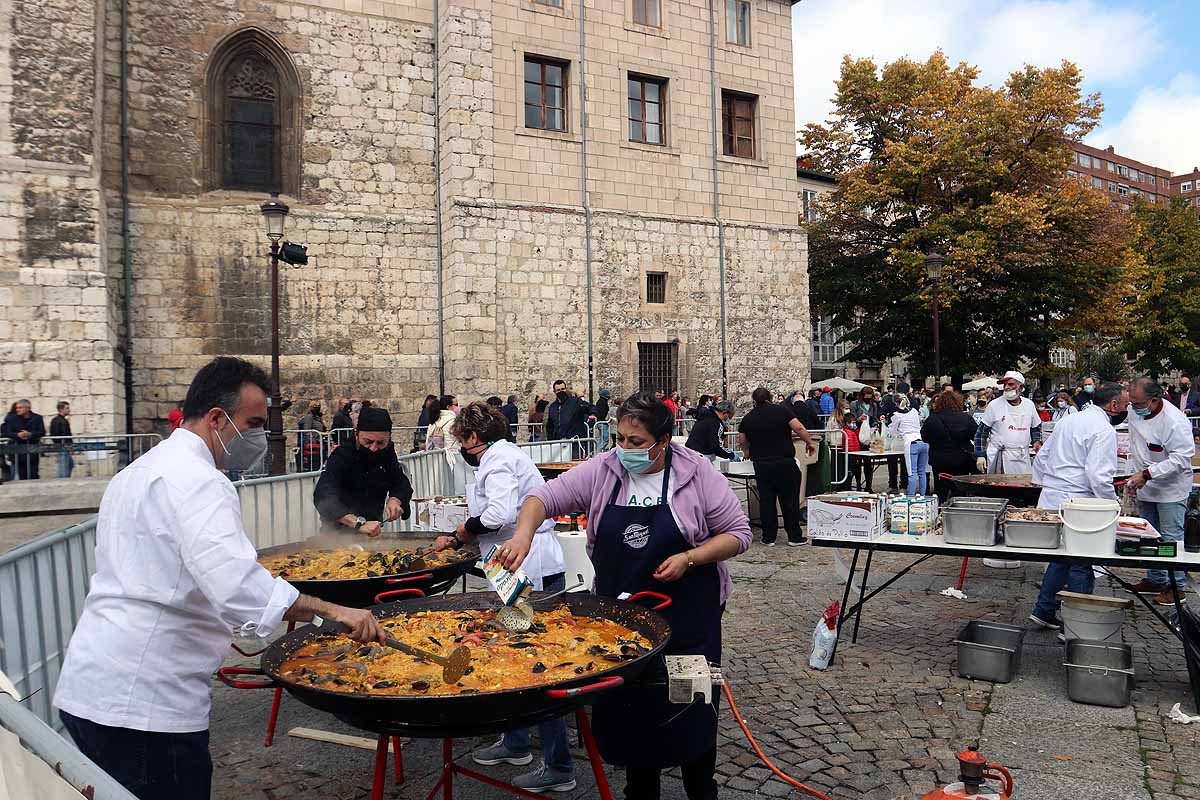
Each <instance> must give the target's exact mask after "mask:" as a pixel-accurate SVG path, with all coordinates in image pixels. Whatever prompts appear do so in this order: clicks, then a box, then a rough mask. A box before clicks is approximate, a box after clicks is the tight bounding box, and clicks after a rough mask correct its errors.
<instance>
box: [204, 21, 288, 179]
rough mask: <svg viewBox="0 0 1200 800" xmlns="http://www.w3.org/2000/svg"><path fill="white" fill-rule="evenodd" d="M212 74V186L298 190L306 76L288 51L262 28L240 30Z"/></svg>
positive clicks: (222, 49)
mask: <svg viewBox="0 0 1200 800" xmlns="http://www.w3.org/2000/svg"><path fill="white" fill-rule="evenodd" d="M206 78H207V80H206V87H205V88H206V91H207V100H208V102H207V103H206V107H207V112H208V125H207V126H206V127H207V129H208V139H209V145H208V147H207V148H206V153H207V164H206V166H207V169H206V170H205V172H206V175H207V184H208V186H207V188H209V189H239V190H243V191H253V192H284V193H288V194H297V193H298V191H299V187H300V104H301V100H300V81H299V77H298V76H297V74H296V69H295V67H294V65H293V64H292V61H291V59H290V58H289V57H288V55H287V53H286V52H285V51H284V50H283V48H282V47H280V46H279V44H278V43H277V42H276V41H275V40H274V39H273V38H271V37H270V36H269V35H268V34H266V33H265V32H263V31H260V30H258V29H256V28H249V29H245V30H242V31H238V32H237V33H235V34H233V35H232V36H229V37H227V38H226V39H225V40H224V41H223V42H221V44H219V45H218V46H217V47H216V48H215V49H214V51H213V55H212V58H211V59H210V60H209V66H208V73H207V76H206Z"/></svg>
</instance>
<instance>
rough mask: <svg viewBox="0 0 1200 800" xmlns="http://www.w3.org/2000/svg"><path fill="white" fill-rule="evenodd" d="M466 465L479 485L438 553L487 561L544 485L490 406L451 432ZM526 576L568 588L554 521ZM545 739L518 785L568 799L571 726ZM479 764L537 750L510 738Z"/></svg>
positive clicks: (544, 530) (470, 413) (543, 730)
mask: <svg viewBox="0 0 1200 800" xmlns="http://www.w3.org/2000/svg"><path fill="white" fill-rule="evenodd" d="M450 432H451V434H452V435H453V436H454V439H455V441H456V444H458V445H459V452H460V453H461V454H462V459H463V461H465V462H466V464H467V465H468V466H470V467H473V468H474V469H475V479H474V483H471V482H470V478H468V483H467V513H468V514H470V515H471V516H470V517H469V518H468V519H467V521H466V522H464V523H463V524H462V525H459V526H458V530H457V531H455V534H454V536H453V537H451V536H440V537H438V539H437V543H436V547H437V548H438V549H439V550H440V549H444V548H446V547H454V546H457V545H458V543H460V542H461V543H468V542H473V543H476V544H478V546H479V552H480V553H481V554H483V553H486V552H487V551H488V549H489V548H490V547H491V546H492V545H493V544H503V543H504V542H507V541H508V540H509V539H511V538H513V534H514V533H516V530H517V513H518V512H519V511H520V510H521V504H522V503H524V502H525V498H526V497H528V496H529V494H530V492H532V491H533V490H534V489H536V488H538V487H539V486H541V485H543V484H544V483H545V482H546V481H545V479H544V478H543V477H542V474H541V473H540V472H538V468H537V465H536V464H534V463H533V459H532V458H530V457H529V455H528V453H526V451H524V450H522V449H521V448H519V447H517V446H516V445H515V444H513V443H512V442H509V441H507V440H506V439H505V436H506V435H507V433H508V420H507V419H505V418H504V415H503V414H501V413H500V411H499V410H498V409H495V408H493V407H491V406H489V405H488V404H487V403H483V402H475V403H471V404H470V405H469V406H466V407H465V408H462V409H461V410H460V411H459V413H458V417H457V418H456V419H455V420H454V424H453V426H452V427H451V428H450ZM522 568H523V569H524V570H525V574H526V575H528V576H529V579H530V580H531V581H533V588H534V589H536V590H538V591H546V592H557V591H559V590H560V589H565V588H566V576H565V574H564V573H565V572H566V565H565V563H564V561H563V551H562V545H560V544H559V543H558V537H556V536H555V535H554V520H552V519H548V520H546V521H545V522H543V523H542V524H541V525H539V526H538V529H537V531H536V533H535V535H534V537H533V543H532V544H531V545H530V548H529V555H528V556H526V558H525V562H524V564H522ZM538 730H539V733H540V734H541V739H542V763H541V765H540V766H538V767H537V768H536V769H534V770H533V771H532V772H528V773H525V774H523V775H518V776H517V777H515V778H514V779H513V785H514V786H517V787H519V788H522V789H526V790H531V791H536V792H543V791H547V790H550V791H555V792H568V791H570V790H572V789H574V788H575V766H574V762H573V761H572V759H571V748H570V744H569V743H568V741H567V723H566V722H564V721H563V720H562V719H553V720H550V721H548V722H543V723H541V724H540V725H539V726H538ZM472 758H473V759H474V760H475V762H476V763H478V764H484V765H486V766H492V765H495V764H514V765H516V766H524V765H526V764H529V763H530V762H532V761H533V743H532V740H531V738H530V735H529V730H528V729H527V728H521V729H518V730H513V731H509V732H508V733H505V734H504V735H503V736H502V737H501V738H500V739H499V740H497V741H496V743H495V744H493V745H490V746H488V747H484V748H482V749H480V750H476V751H475V752H474V753H473V754H472Z"/></svg>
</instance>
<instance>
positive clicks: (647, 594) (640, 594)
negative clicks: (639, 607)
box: [625, 592, 671, 611]
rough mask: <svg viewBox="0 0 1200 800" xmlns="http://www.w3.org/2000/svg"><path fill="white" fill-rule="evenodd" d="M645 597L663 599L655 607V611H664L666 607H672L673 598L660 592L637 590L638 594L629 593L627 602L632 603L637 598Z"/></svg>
mask: <svg viewBox="0 0 1200 800" xmlns="http://www.w3.org/2000/svg"><path fill="white" fill-rule="evenodd" d="M643 597H649V598H651V599H653V600H661V601H662V602H661V603H659V604H658V605H656V606H654V607H653V610H654V611H663V610H664V609H667V608H670V607H671V598H669V597H667V596H666V595H665V594H659V593H658V592H637V593H636V594H631V595H629V597H627V598H626V599H625V602H627V603H632V602H634V601H636V600H641V599H642V598H643Z"/></svg>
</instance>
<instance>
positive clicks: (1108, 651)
mask: <svg viewBox="0 0 1200 800" xmlns="http://www.w3.org/2000/svg"><path fill="white" fill-rule="evenodd" d="M1063 666H1064V667H1066V668H1067V695H1068V696H1069V697H1070V698H1071V699H1072V700H1074V701H1075V702H1076V703H1086V704H1088V705H1092V706H1111V707H1112V708H1124V707H1125V706H1127V705H1129V699H1130V696H1131V695H1132V694H1133V677H1134V675H1133V648H1131V647H1130V646H1129V645H1127V644H1112V643H1110V642H1094V641H1089V640H1088V639H1072V640H1070V641H1069V642H1067V661H1066V663H1065V664H1063Z"/></svg>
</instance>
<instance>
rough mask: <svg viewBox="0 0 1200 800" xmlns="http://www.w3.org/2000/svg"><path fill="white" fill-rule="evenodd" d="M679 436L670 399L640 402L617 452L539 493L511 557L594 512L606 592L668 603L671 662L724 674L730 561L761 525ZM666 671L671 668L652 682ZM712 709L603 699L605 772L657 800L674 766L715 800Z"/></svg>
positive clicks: (628, 410)
mask: <svg viewBox="0 0 1200 800" xmlns="http://www.w3.org/2000/svg"><path fill="white" fill-rule="evenodd" d="M674 426H675V415H674V413H673V412H672V411H671V409H670V408H669V407H668V406H667V404H666V403H664V402H663V401H662V400H658V399H655V397H654V396H653V395H652V394H650V393H648V392H642V393H639V394H635V395H633V396H631V397H630V398H629V399H628V400H626V401H625V402H624V403H623V404H622V405H621V408H620V410H619V411H618V412H617V445H618V446H617V447H616V448H614V449H613V450H610V451H609V452H607V453H604V454H603V455H601V456H597V457H596V458H593V459H591V460H590V461H588V462H587V463H585V464H582V465H580V466H578V467H576V468H575V469H572V470H570V471H569V472H567V473H565V474H564V475H562V476H561V477H558V478H555V479H554V480H552V481H549V482H548V483H546V484H545V485H544V486H542V487H540V488H538V489H536V490H534V491H533V492H532V493H531V494H530V496H529V498H528V499H527V500H526V501H525V503H524V504H523V505H522V506H521V512H520V514H519V515H518V517H517V529H516V533H515V534H514V535H513V538H512V539H511V540H510V541H509V542H507V543H506V544H505V545H504V549H503V550H502V551H501V553H502V555H501V557H502V560H503V561H504V563H505V566H507V567H509V568H510V569H512V568H515V567H517V566H519V565H520V563H521V562H522V561H523V560H524V558H525V556H526V555H527V554H528V552H529V547H530V543H531V542H532V538H533V534H534V532H535V531H536V530H537V527H538V526H539V525H540V524H541V523H542V522H543V521H545V520H546V519H548V518H550V517H554V516H558V515H560V514H565V513H568V512H571V511H579V510H584V509H586V510H587V512H588V520H589V524H588V545H587V547H588V555H589V556H590V557H591V559H592V564H593V566H594V567H595V569H596V582H595V585H594V587H593V589H594V591H595V593H596V594H598V595H600V596H602V597H615V598H620V597H623V596H627V595H630V594H634V593H636V592H640V591H653V592H658V593H659V594H664V595H667V596H668V597H670V598H671V601H672V602H671V605H670V607H669V608H667V609H665V610H664V611H663V615H664V616H666V618H667V620H668V622H670V624H671V639H670V642H669V644H668V646H667V648H666V651H665V654H666V655H671V654H678V655H700V654H702V655H704V656H705V657H706V658H707V659H708V660H709V661H710V662H712V663H714V664H719V663H720V661H721V614H722V613H723V612H724V609H725V603H726V601H727V600H728V599H729V595H730V593H731V592H732V589H733V584H732V582H731V581H730V579H729V569H728V567H727V566H726V565H725V563H724V562H725V561H727V560H728V559H730V558H733V557H734V556H736V555H738V554H740V553H743V552H745V551H746V548H748V547H749V546H750V524H749V522H748V520H747V519H746V514H745V513H744V512H743V511H742V507H741V504H740V503H739V502H738V500H737V498H736V497H735V496H734V494H733V490H732V489H730V487H729V483H728V481H727V480H726V479H725V477H724V476H723V475H722V474H721V473H720V472H718V471H717V470H715V469H713V467H712V465H711V464H710V463H709V462H708V460H707V459H706V458H704V457H703V456H701V455H700V454H698V453H695V452H693V451H691V450H688V449H687V448H683V447H677V446H675V445H672V444H671V431H672V429H673V428H674ZM662 669H663V667H662V662H661V660H660V661H659V663H658V664H657V665H654V666H652V667H651V668H650V673H651V674H653V673H655V672H657V671H661V670H662ZM713 700H714V708H708V707H706V706H703V705H692V706H689V707H688V708H687V709H686V710H683V711H682V712H681V710H680V707H679V706H673V705H671V704H670V703H668V702H667V697H666V692H665V691H663V687H662V686H661V685H659V686H643V685H634V686H630V687H626V688H623V689H618V690H615V691H611V692H607V693H604V694H601V695H598V696H597V698H596V701H595V704H594V705H593V709H592V716H593V727H594V728H595V733H596V740H597V743H598V744H599V746H600V753H601V755H602V756H603V757H604V759H605V760H606V761H608V762H609V763H610V764H616V765H618V766H623V767H625V769H626V790H625V796H626V798H629V799H630V800H640V799H641V798H657V797H658V796H659V791H658V789H659V778H660V775H661V771H662V770H663V769H665V768H670V767H675V766H678V767H681V771H682V775H683V783H684V789H685V791H686V792H687V796H688V797H689V798H691V799H692V800H701V799H702V798H710V797H715V796H716V783H715V781H714V780H713V772H714V769H715V766H716V744H717V739H716V737H717V715H716V713H715V703H716V700H717V698H716V697H714V699H713Z"/></svg>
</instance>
